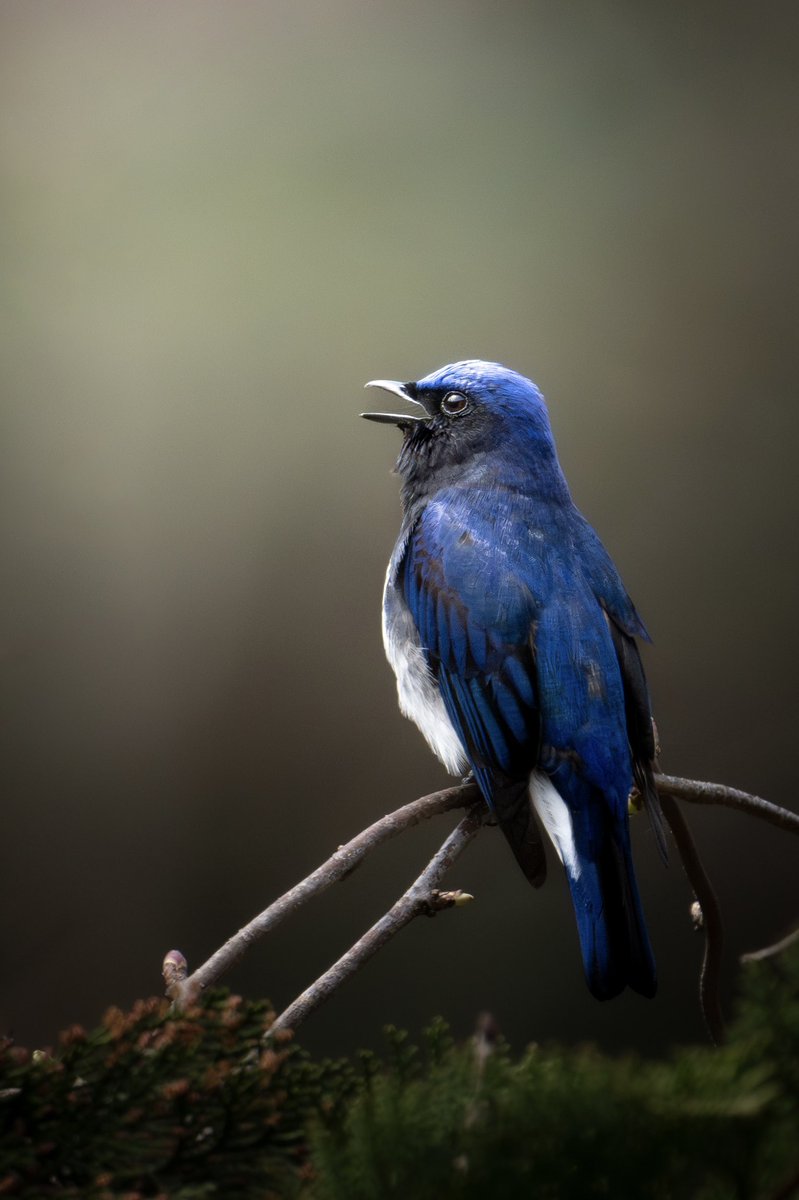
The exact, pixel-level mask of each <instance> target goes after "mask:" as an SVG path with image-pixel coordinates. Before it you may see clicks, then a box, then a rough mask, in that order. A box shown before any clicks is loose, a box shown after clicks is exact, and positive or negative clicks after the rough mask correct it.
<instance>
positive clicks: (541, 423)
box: [362, 360, 665, 1000]
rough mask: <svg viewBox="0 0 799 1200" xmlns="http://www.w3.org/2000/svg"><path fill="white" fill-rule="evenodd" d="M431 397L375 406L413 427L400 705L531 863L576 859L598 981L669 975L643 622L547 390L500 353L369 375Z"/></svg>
mask: <svg viewBox="0 0 799 1200" xmlns="http://www.w3.org/2000/svg"><path fill="white" fill-rule="evenodd" d="M366 386H367V387H378V388H382V389H384V390H385V391H388V392H392V393H394V394H395V395H397V396H399V397H400V398H401V399H403V400H407V401H410V402H411V403H413V404H415V405H417V406H419V407H421V408H422V410H423V415H420V416H409V415H403V414H399V413H363V414H362V415H363V416H364V417H367V418H368V419H369V420H372V421H381V422H384V423H388V424H391V425H396V426H398V427H399V428H400V429H401V430H402V431H403V434H404V438H403V443H402V448H401V450H400V454H399V459H398V462H397V470H398V472H399V475H400V476H401V479H402V507H403V521H402V527H401V529H400V535H399V539H398V541H397V544H396V546H395V548H394V553H393V554H392V556H391V561H390V563H389V567H388V573H387V576H386V584H385V592H384V596H383V641H384V645H385V649H386V655H387V657H388V660H389V662H390V664H391V666H392V667H393V669H394V672H395V674H396V677H397V690H398V694H399V705H400V709H401V710H402V712H403V713H404V714H405V715H406V716H408V717H410V718H411V720H413V721H414V722H415V723H416V724H417V725H418V727H419V729H420V730H421V731H422V733H423V734H424V736H425V738H426V739H427V741H428V743H429V744H430V746H431V748H432V750H433V751H434V752H435V754H436V755H437V756H438V757H439V758H440V759H441V761H442V762H443V764H444V766H445V767H446V768H447V769H448V770H449V771H450V772H451V773H452V774H462V773H463V772H464V771H465V770H466V769H467V767H471V770H472V772H473V773H474V777H475V779H476V780H477V783H478V785H479V787H480V790H481V792H482V794H483V796H484V797H485V800H486V802H487V804H488V805H489V807H490V809H491V810H492V812H493V814H494V815H495V817H496V820H497V823H498V824H499V826H500V828H501V829H502V831H503V833H504V834H505V837H506V838H507V840H508V842H509V843H510V846H511V849H512V850H513V853H514V854H515V856H516V859H517V861H518V862H519V865H520V866H521V868H522V870H523V871H524V873H525V875H526V876H527V878H528V879H529V880H530V882H531V883H532V884H533V885H534V886H535V887H538V886H540V885H541V884H542V883H543V881H544V878H545V875H546V860H545V857H544V847H543V843H542V839H541V835H540V826H543V827H544V829H545V831H546V833H547V834H548V835H549V838H550V839H551V841H552V843H553V845H554V847H555V850H556V852H557V854H558V857H559V858H560V860H561V862H562V863H563V866H564V868H565V870H566V875H567V878H568V882H569V888H570V891H571V897H572V903H573V905H574V911H575V915H576V918H577V929H578V932H579V938H580V948H581V951H582V958H583V966H584V969H585V976H586V980H587V982H588V987H589V988H590V990H591V992H592V993H593V995H594V996H596V997H597V999H599V1000H607V999H609V998H610V997H612V996H615V995H617V994H618V993H619V992H620V991H622V990H623V988H624V987H626V986H629V987H631V988H633V989H634V990H635V991H637V992H640V993H641V994H643V995H644V996H653V995H654V993H655V989H656V975H655V963H654V958H653V955H652V950H651V947H650V943H649V937H648V934H647V931H646V925H645V923H644V917H643V912H642V908H641V900H640V896H639V893H638V886H637V883H636V880H635V873H634V871H633V863H632V856H631V850H630V834H629V826H628V802H629V797H630V794H631V792H632V791H633V788H634V787H635V788H637V790H638V792H639V793H640V795H641V796H642V798H643V801H644V803H645V805H646V807H647V809H648V811H649V813H650V819H651V821H652V825H653V828H654V830H655V833H656V836H657V838H658V841H659V844H660V846H661V850H662V852H663V853H664V856H665V839H664V837H663V826H662V818H661V816H660V807H659V804H658V800H657V792H656V789H655V785H654V780H653V762H654V758H655V735H654V725H653V722H652V716H651V712H650V706H649V697H648V694H647V687H646V681H645V678H644V673H643V668H642V665H641V659H640V656H639V653H638V648H637V645H636V641H635V639H636V638H637V637H639V638H644V639H646V640H648V635H647V632H646V630H645V628H644V626H643V623H642V622H641V619H640V617H639V616H638V614H637V612H636V610H635V608H634V607H633V604H632V601H631V600H630V598H629V596H628V595H627V593H626V591H625V589H624V586H623V584H622V582H621V580H620V578H619V575H618V573H617V571H616V568H615V567H614V565H613V563H612V562H611V559H610V557H609V555H608V554H607V552H606V550H605V548H604V547H603V545H602V543H601V542H600V540H599V538H598V537H597V535H596V533H595V532H594V530H593V529H592V528H591V526H590V525H589V524H588V522H587V521H586V520H585V518H584V517H583V516H582V515H581V514H580V513H579V512H578V510H577V509H576V508H575V506H574V504H573V502H572V499H571V496H570V494H569V489H568V486H567V484H566V480H565V478H564V476H563V473H562V471H561V468H560V464H559V463H558V459H557V454H556V451H555V443H554V439H553V436H552V431H551V428H550V424H549V416H548V413H547V409H546V405H545V403H544V399H543V397H542V395H541V393H540V392H539V390H538V388H537V387H536V386H535V384H533V383H532V382H531V381H530V380H529V379H525V378H524V377H523V376H522V375H518V374H517V373H516V372H515V371H511V370H508V369H507V368H506V367H503V366H500V365H499V364H498V363H488V362H481V361H478V360H470V361H467V362H459V363H454V364H452V365H450V366H447V367H442V369H441V370H439V371H435V372H434V373H433V374H431V375H428V376H426V377H425V378H424V379H421V380H419V381H418V382H416V383H397V382H394V381H391V380H383V379H378V380H374V381H373V382H372V383H369V384H367V385H366Z"/></svg>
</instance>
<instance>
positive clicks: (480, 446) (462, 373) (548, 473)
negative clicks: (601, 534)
mask: <svg viewBox="0 0 799 1200" xmlns="http://www.w3.org/2000/svg"><path fill="white" fill-rule="evenodd" d="M366 386H367V387H377V388H382V389H383V390H384V391H387V392H391V393H392V394H393V395H395V396H399V397H400V399H402V400H407V401H409V402H410V403H411V404H413V405H416V406H417V407H418V408H420V409H421V410H422V412H421V413H420V414H412V413H404V414H403V413H383V412H368V413H362V414H361V415H362V416H364V417H366V419H367V420H370V421H379V422H382V423H384V424H389V425H396V426H398V427H399V428H400V429H401V430H402V431H403V433H404V439H403V443H402V449H401V451H400V455H399V459H398V461H397V470H398V471H399V473H400V475H401V476H402V477H403V479H404V481H405V485H406V488H409V489H410V491H411V493H412V494H413V495H414V496H416V495H418V494H420V493H424V492H429V491H431V490H434V489H435V488H436V487H440V486H443V485H445V484H447V483H449V482H460V483H462V482H468V481H475V482H486V481H487V480H489V479H490V480H492V481H497V482H499V483H504V484H506V485H507V486H518V485H519V481H520V480H521V481H523V486H524V487H525V489H526V490H528V491H530V490H536V491H537V490H540V488H539V486H538V485H537V483H536V481H538V484H543V485H546V487H548V488H549V489H550V490H553V489H554V491H555V492H558V493H560V492H561V490H562V489H565V486H566V485H565V483H564V481H563V476H562V474H561V471H560V467H559V465H558V461H557V457H556V454H555V444H554V440H553V438H552V430H551V428H550V424H549V415H548V413H547V409H546V404H545V403H544V398H543V396H542V395H541V393H540V392H539V390H538V388H537V387H536V386H535V384H534V383H532V382H531V380H529V379H526V378H525V377H524V376H523V375H519V374H517V372H516V371H511V370H509V369H508V368H507V367H503V366H501V365H500V364H499V363H489V362H482V361H480V360H479V359H469V360H467V361H465V362H458V363H452V364H451V365H449V366H446V367H442V368H441V369H440V370H438V371H434V372H433V373H432V374H431V375H426V376H425V377H424V378H423V379H420V380H418V381H416V382H414V383H399V382H396V381H394V380H389V379H374V380H372V381H371V382H370V383H367V384H366Z"/></svg>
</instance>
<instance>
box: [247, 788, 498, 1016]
mask: <svg viewBox="0 0 799 1200" xmlns="http://www.w3.org/2000/svg"><path fill="white" fill-rule="evenodd" d="M485 815H486V809H485V806H484V805H483V804H482V803H480V804H476V805H474V807H473V808H472V809H471V811H470V812H468V813H467V814H466V816H465V817H463V818H462V819H461V821H460V822H459V823H458V825H457V826H456V827H455V829H453V831H452V833H451V834H450V835H449V837H448V838H447V840H446V841H445V842H444V844H443V846H441V848H440V849H439V850H438V852H437V853H436V854H435V855H434V856H433V858H432V859H431V860H430V862H429V863H428V864H427V866H426V867H425V869H424V871H422V873H421V875H420V876H419V877H418V879H416V880H415V882H414V883H412V884H411V886H410V887H409V888H408V890H407V891H406V892H405V893H404V894H403V895H402V896H400V898H399V900H397V902H396V903H395V904H394V905H392V907H391V908H390V909H389V911H388V912H387V913H385V915H384V916H382V917H381V918H380V920H379V921H377V922H376V923H375V924H374V925H373V926H372V928H371V929H369V930H368V931H367V932H366V933H365V934H364V935H363V937H361V938H359V939H358V941H357V942H356V943H355V945H354V946H352V947H351V948H350V949H349V950H348V951H347V952H346V954H343V955H342V956H341V958H340V959H338V961H337V962H335V963H334V964H333V966H332V967H329V968H328V970H327V971H325V973H324V975H320V977H319V978H318V979H317V980H316V981H315V983H312V984H311V986H310V987H309V988H306V990H305V991H304V992H302V993H301V994H300V995H299V996H298V997H297V998H296V1000H293V1001H292V1002H291V1004H290V1005H289V1006H288V1008H286V1009H284V1010H283V1012H282V1013H281V1014H280V1016H278V1017H277V1018H276V1020H275V1021H274V1023H273V1024H272V1026H271V1027H270V1029H269V1036H270V1037H271V1036H272V1035H273V1034H275V1033H277V1032H279V1030H281V1029H292V1030H294V1029H296V1028H297V1027H298V1025H300V1024H301V1023H302V1022H303V1021H304V1020H305V1018H306V1017H307V1016H308V1015H309V1014H310V1013H312V1012H313V1011H314V1009H316V1008H318V1007H319V1005H320V1004H322V1002H323V1001H324V1000H326V999H327V997H328V996H329V995H330V994H331V993H332V992H334V991H336V989H337V988H339V987H340V986H341V984H342V983H344V982H345V980H347V979H349V978H350V976H351V975H354V974H355V972H356V971H357V970H359V969H360V967H362V966H363V964H364V963H365V962H367V961H368V960H369V959H370V958H371V957H372V956H373V955H374V954H376V953H377V951H378V950H379V949H380V948H381V947H382V946H384V945H385V944H386V942H387V941H389V940H390V939H391V938H392V937H394V935H395V934H396V933H399V931H400V929H402V928H403V927H404V926H405V925H407V924H408V923H409V922H410V921H412V920H413V918H414V917H417V916H419V915H420V914H421V913H427V914H432V913H434V912H436V911H438V910H439V909H441V908H449V907H451V906H452V905H453V904H457V903H458V899H457V897H458V895H459V894H458V893H451V894H447V893H444V895H443V896H442V895H440V894H439V893H437V891H436V889H437V887H438V884H439V883H440V881H441V879H442V877H443V875H444V874H445V872H446V871H447V870H448V869H449V867H451V866H452V864H453V863H454V862H455V859H456V858H457V857H458V856H459V855H460V854H461V853H462V851H463V850H465V848H466V846H468V844H469V842H470V841H471V840H472V838H473V837H474V836H475V835H476V834H477V832H478V830H479V829H480V826H481V825H482V823H483V819H484V817H485Z"/></svg>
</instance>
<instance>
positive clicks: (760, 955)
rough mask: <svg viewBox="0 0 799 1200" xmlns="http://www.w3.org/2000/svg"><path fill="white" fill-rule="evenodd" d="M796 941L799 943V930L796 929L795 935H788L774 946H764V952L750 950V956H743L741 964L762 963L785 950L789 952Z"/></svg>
mask: <svg viewBox="0 0 799 1200" xmlns="http://www.w3.org/2000/svg"><path fill="white" fill-rule="evenodd" d="M796 941H799V929H794V931H793V933H788V934H786V936H785V937H784V938H780V940H779V941H778V942H775V943H774V945H773V946H764V947H763V948H762V950H750V951H749V953H748V954H742V955H741V962H742V963H750V962H761V961H762V960H763V959H764V958H774V956H775V955H777V954H782V952H783V950H787V949H788V947H789V946H792V945H793V944H794V942H796Z"/></svg>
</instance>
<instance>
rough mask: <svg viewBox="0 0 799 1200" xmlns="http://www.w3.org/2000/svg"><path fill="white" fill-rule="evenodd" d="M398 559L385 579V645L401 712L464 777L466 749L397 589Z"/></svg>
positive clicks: (452, 771)
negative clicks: (448, 712)
mask: <svg viewBox="0 0 799 1200" xmlns="http://www.w3.org/2000/svg"><path fill="white" fill-rule="evenodd" d="M403 549H404V547H403ZM398 557H399V556H398V555H397V554H395V555H394V557H393V558H392V560H391V562H390V563H389V567H388V574H387V576H386V588H385V592H384V596H383V645H384V646H385V650H386V658H387V659H388V661H389V662H390V663H391V667H392V669H393V671H394V674H395V675H396V677H397V695H398V697H399V706H400V712H402V713H404V714H405V716H406V717H410V719H411V720H412V721H413V723H414V724H415V725H416V726H418V728H419V729H420V730H421V731H422V733H423V734H424V737H425V739H426V740H427V743H428V745H429V746H430V749H431V750H432V751H433V753H434V754H435V755H436V757H437V758H440V759H441V761H442V763H443V764H444V766H445V767H446V768H447V770H448V771H449V773H450V774H451V775H462V774H463V773H464V772H465V771H466V769H467V767H468V762H467V760H466V755H465V754H464V753H463V746H462V745H461V743H460V738H459V737H458V735H457V733H456V732H455V730H454V728H453V725H452V722H451V721H450V719H449V717H448V716H447V710H446V709H445V708H444V701H443V700H442V699H441V693H440V692H439V690H438V684H437V683H436V681H435V679H434V678H433V676H432V675H431V674H430V670H429V668H428V666H427V661H426V660H425V656H424V654H423V652H422V647H421V645H420V644H419V634H418V631H417V629H416V626H415V624H414V622H413V617H412V616H411V612H410V609H409V608H408V606H407V604H406V603H405V601H404V599H403V597H402V596H400V594H399V593H398V591H397V589H396V587H395V586H394V578H393V577H394V573H395V570H396V563H397V561H398Z"/></svg>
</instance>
